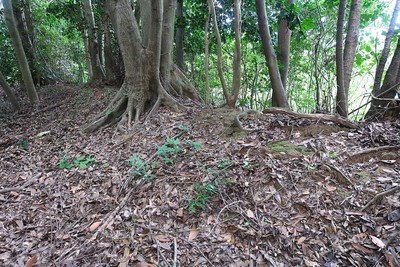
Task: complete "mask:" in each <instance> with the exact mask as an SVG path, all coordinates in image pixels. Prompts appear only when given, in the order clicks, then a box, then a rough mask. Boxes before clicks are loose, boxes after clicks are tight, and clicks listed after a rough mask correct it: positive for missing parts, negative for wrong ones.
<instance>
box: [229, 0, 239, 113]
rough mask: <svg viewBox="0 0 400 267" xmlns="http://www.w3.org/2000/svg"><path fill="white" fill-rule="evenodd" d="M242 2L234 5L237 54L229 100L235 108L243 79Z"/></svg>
mask: <svg viewBox="0 0 400 267" xmlns="http://www.w3.org/2000/svg"><path fill="white" fill-rule="evenodd" d="M241 4H242V1H241V0H235V3H234V16H235V18H234V19H235V21H234V28H235V52H234V54H233V84H232V93H231V95H230V97H229V99H228V101H227V102H228V103H227V104H228V106H229V107H232V108H234V107H235V105H236V102H237V100H238V97H239V92H240V81H241V79H242V64H241V58H242V48H241V45H240V39H241V37H242V36H241V35H242V31H241V29H242V15H241V12H240V7H241Z"/></svg>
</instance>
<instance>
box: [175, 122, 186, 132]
mask: <svg viewBox="0 0 400 267" xmlns="http://www.w3.org/2000/svg"><path fill="white" fill-rule="evenodd" d="M177 127H178V129H179V130H182V131H185V132H186V131H189V127H187V126H186V125H184V124H182V123H181V124H179V125H178V126H177Z"/></svg>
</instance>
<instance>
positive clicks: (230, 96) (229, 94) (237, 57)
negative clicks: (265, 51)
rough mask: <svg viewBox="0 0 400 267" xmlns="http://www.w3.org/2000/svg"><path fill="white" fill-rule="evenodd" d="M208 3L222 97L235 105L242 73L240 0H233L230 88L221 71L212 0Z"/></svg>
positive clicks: (219, 41) (219, 49) (216, 24)
mask: <svg viewBox="0 0 400 267" xmlns="http://www.w3.org/2000/svg"><path fill="white" fill-rule="evenodd" d="M208 5H209V6H210V11H211V18H212V21H213V25H214V31H215V36H216V39H217V49H218V52H217V53H218V75H219V78H220V81H221V85H222V91H223V93H224V98H225V101H226V104H227V105H228V106H229V107H235V105H236V102H237V99H238V97H239V92H240V81H241V75H242V69H241V68H242V66H241V46H240V38H241V13H240V6H241V0H235V1H234V20H235V21H234V31H235V51H234V54H233V82H232V90H229V89H228V85H227V82H226V79H225V75H224V71H223V59H222V41H221V35H220V33H219V29H218V23H217V15H216V12H215V5H214V0H208Z"/></svg>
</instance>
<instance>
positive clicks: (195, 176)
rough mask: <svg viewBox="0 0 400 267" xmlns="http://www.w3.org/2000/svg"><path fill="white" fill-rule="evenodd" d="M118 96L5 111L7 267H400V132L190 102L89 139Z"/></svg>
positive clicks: (1, 246)
mask: <svg viewBox="0 0 400 267" xmlns="http://www.w3.org/2000/svg"><path fill="white" fill-rule="evenodd" d="M114 92H115V89H113V88H102V89H100V88H85V87H79V88H78V87H74V86H68V85H57V86H48V87H45V88H43V89H42V90H41V92H40V95H41V99H42V101H41V104H40V105H39V106H38V107H36V108H30V107H28V104H26V105H25V107H26V108H24V109H23V110H21V111H19V112H17V113H8V112H7V110H6V109H5V108H3V109H2V110H0V266H119V267H124V266H142V267H146V266H147V267H149V266H260V267H261V266H332V267H333V266H391V267H392V266H400V265H399V258H400V138H399V136H400V135H399V133H400V125H399V121H397V122H384V123H368V124H367V123H360V124H359V125H358V127H357V128H355V129H354V128H353V129H351V128H346V127H343V126H341V125H339V124H335V123H334V122H329V121H323V120H315V119H310V118H302V117H296V116H292V115H290V114H289V115H288V114H280V113H276V114H253V115H249V116H247V117H246V116H244V117H243V118H241V120H242V122H243V126H244V127H246V128H250V129H251V130H249V131H241V130H240V129H237V128H235V127H232V122H233V121H234V119H235V118H236V115H237V114H238V112H239V111H234V110H229V109H223V108H220V109H206V108H204V107H201V106H200V105H198V104H196V103H193V102H190V101H186V103H185V105H186V106H187V110H186V111H185V112H181V113H173V112H171V111H169V110H166V109H163V108H161V109H160V110H159V112H158V113H157V114H156V115H154V116H153V117H152V118H150V119H149V120H148V121H147V122H145V123H140V124H138V125H136V126H134V127H133V128H132V129H131V130H130V131H128V133H127V134H121V133H118V132H116V131H115V129H114V128H106V129H103V130H102V131H99V132H96V133H94V134H82V133H81V132H80V128H81V127H82V126H83V125H85V124H86V123H88V122H89V121H90V119H91V118H92V117H93V115H94V114H96V113H98V112H99V111H101V110H102V109H103V108H104V107H105V106H106V104H107V102H108V101H109V100H110V98H111V97H112V95H113V93H114ZM24 101H25V100H24ZM0 103H2V104H1V105H4V100H1V97H0Z"/></svg>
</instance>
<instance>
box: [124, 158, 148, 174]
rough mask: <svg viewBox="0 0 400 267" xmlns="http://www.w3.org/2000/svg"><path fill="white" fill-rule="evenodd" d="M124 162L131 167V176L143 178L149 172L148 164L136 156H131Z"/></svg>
mask: <svg viewBox="0 0 400 267" xmlns="http://www.w3.org/2000/svg"><path fill="white" fill-rule="evenodd" d="M126 161H127V162H128V163H129V166H131V167H132V169H131V174H132V175H135V176H145V175H146V174H147V172H148V171H149V166H148V164H147V163H146V162H145V161H144V160H143V159H142V158H141V157H139V156H138V155H137V154H132V155H131V156H130V157H129V159H127V160H126Z"/></svg>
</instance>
